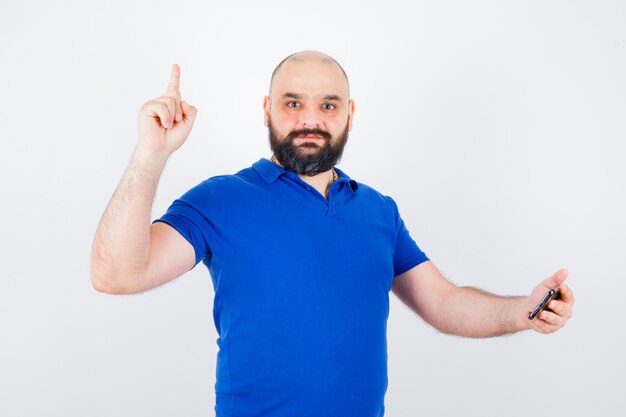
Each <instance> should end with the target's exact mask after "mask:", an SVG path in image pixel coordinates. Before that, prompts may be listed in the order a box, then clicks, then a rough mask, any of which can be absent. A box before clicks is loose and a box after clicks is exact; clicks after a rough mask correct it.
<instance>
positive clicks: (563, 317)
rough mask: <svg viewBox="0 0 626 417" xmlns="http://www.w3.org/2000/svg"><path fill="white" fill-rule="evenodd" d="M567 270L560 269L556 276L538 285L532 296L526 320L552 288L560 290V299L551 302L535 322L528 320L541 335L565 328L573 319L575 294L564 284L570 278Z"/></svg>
mask: <svg viewBox="0 0 626 417" xmlns="http://www.w3.org/2000/svg"><path fill="white" fill-rule="evenodd" d="M568 274H569V273H568V272H567V270H566V269H560V270H559V271H557V272H556V273H555V274H554V275H552V276H551V277H549V278H546V279H545V280H544V281H543V282H542V283H541V284H539V285H537V286H536V287H535V289H534V290H533V292H532V293H531V294H530V298H529V302H530V305H529V306H528V312H527V313H526V317H527V318H526V320H528V315H530V312H531V311H532V310H533V309H534V308H535V307H536V306H537V304H539V302H541V300H542V298H543V297H544V295H546V293H547V292H548V291H549V290H550V289H551V288H557V289H558V290H559V297H558V298H556V299H554V300H552V301H550V302H549V303H548V305H547V308H546V309H545V310H543V311H542V312H540V313H539V315H537V317H535V318H534V319H533V320H528V322H529V323H530V327H531V328H532V329H535V330H536V331H538V332H539V333H553V332H555V331H557V330H559V329H560V328H561V327H563V326H565V323H566V322H567V320H569V319H570V318H571V317H572V308H573V306H574V293H573V292H572V290H571V289H570V288H569V287H568V286H567V285H565V284H563V282H564V281H565V279H566V278H567V276H568Z"/></svg>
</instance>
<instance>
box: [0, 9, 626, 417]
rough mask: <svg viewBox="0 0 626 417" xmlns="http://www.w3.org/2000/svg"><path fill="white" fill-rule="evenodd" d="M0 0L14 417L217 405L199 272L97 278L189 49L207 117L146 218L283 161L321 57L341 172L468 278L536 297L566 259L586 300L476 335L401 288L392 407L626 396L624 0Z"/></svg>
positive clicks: (434, 410) (610, 403) (392, 326)
mask: <svg viewBox="0 0 626 417" xmlns="http://www.w3.org/2000/svg"><path fill="white" fill-rule="evenodd" d="M3 3H5V4H3V5H2V13H1V14H0V59H1V61H0V62H1V63H0V82H1V83H2V87H1V88H0V91H1V94H0V129H1V139H0V140H1V141H2V142H1V144H2V147H1V148H0V149H1V154H0V161H1V162H0V181H1V183H0V186H1V188H0V198H1V199H2V200H1V204H0V219H1V221H2V228H1V233H0V244H1V252H0V257H1V258H0V274H1V275H0V279H1V280H0V415H2V416H64V417H65V416H92V417H97V416H117V417H123V416H212V415H214V412H213V405H214V391H213V389H214V388H213V387H214V383H215V360H216V353H217V344H216V342H215V341H216V338H217V333H216V331H215V328H214V324H213V319H212V316H211V312H212V306H213V304H212V300H213V295H214V293H213V287H212V284H211V280H210V276H209V273H208V271H207V270H206V268H205V267H204V265H203V264H199V265H198V266H196V268H195V269H193V270H192V271H191V272H189V273H187V274H185V275H184V276H183V277H181V278H179V279H177V280H175V281H173V282H171V283H169V284H167V285H165V286H163V287H159V288H156V289H154V290H151V291H148V292H146V293H143V294H139V295H131V296H113V295H107V294H101V293H98V292H96V291H95V290H94V289H93V288H92V286H91V282H90V277H89V254H90V251H91V244H92V240H93V236H94V233H95V230H96V226H97V224H98V222H99V220H100V216H101V215H102V213H103V211H104V208H105V206H106V204H107V203H108V201H109V198H110V197H111V194H112V193H113V191H114V189H115V187H116V186H117V184H118V182H119V180H120V178H121V175H122V172H123V170H124V168H125V167H126V164H127V163H128V160H129V157H130V154H131V152H132V149H133V148H134V145H135V141H136V119H137V113H138V110H139V107H140V106H141V104H142V103H143V102H145V101H147V100H149V99H152V98H155V97H157V96H160V95H161V94H162V93H163V92H164V90H165V88H166V86H167V83H168V80H169V75H170V69H171V65H172V63H178V64H180V66H181V72H182V78H181V92H182V95H183V98H184V99H186V100H187V101H188V102H189V103H191V104H193V105H195V106H196V107H198V109H199V112H198V118H197V120H196V124H195V126H194V129H193V131H192V133H191V135H190V137H189V139H188V140H187V142H186V143H185V144H184V145H183V147H182V148H181V149H179V150H178V151H177V152H176V153H175V154H174V155H173V156H172V158H171V159H170V161H169V162H168V165H167V167H166V169H165V172H164V175H163V177H162V179H161V182H160V184H159V188H158V191H157V196H156V198H155V203H154V207H153V213H152V216H153V218H156V217H159V216H160V215H161V214H162V213H163V212H164V211H165V210H166V208H167V207H168V206H169V204H170V203H171V202H172V201H173V200H174V199H175V198H177V197H178V196H180V195H181V194H182V193H183V192H184V191H186V190H187V189H189V188H191V187H192V186H194V185H195V184H197V183H198V182H200V181H202V180H203V179H205V178H208V177H210V176H213V175H218V174H229V173H234V172H237V171H238V170H240V169H242V168H245V167H248V166H250V165H251V164H252V163H253V162H255V161H257V160H258V159H259V158H261V157H269V156H270V149H269V144H268V140H267V132H266V128H265V127H264V126H263V117H262V107H261V106H262V99H263V96H264V95H265V94H266V93H267V89H268V85H269V79H270V75H271V72H272V70H273V69H274V67H275V66H276V64H278V62H279V61H280V60H281V59H283V58H284V57H285V56H287V55H289V54H290V53H292V52H295V51H299V50H304V49H316V50H321V51H323V52H326V53H328V54H330V55H331V56H333V57H334V58H336V59H337V60H338V61H339V62H340V63H341V64H342V65H343V67H344V68H345V70H346V72H347V73H348V76H349V77H350V82H351V88H352V90H351V93H352V97H353V98H354V99H355V101H356V113H355V119H354V129H353V131H352V133H351V135H350V139H349V141H348V145H347V147H346V150H345V152H344V157H343V159H342V161H341V162H340V163H339V165H338V166H339V167H340V168H341V169H343V170H344V171H346V173H347V174H348V175H350V176H351V177H352V178H354V179H356V180H357V181H359V182H362V183H365V184H368V185H370V186H372V187H374V188H376V189H377V190H379V191H380V192H382V193H383V194H386V195H390V196H392V197H393V198H394V199H395V200H396V201H397V203H398V206H399V208H400V213H401V214H402V216H403V218H404V220H405V222H406V225H407V227H408V229H409V230H410V232H411V235H412V236H413V238H414V239H415V240H416V242H417V243H418V245H420V247H421V248H422V249H423V250H424V251H425V252H426V254H427V255H428V256H429V257H430V258H431V259H432V260H433V262H434V263H435V264H436V265H437V266H438V267H439V268H440V269H441V271H442V272H443V273H444V274H445V275H446V276H447V277H448V278H449V279H450V280H452V281H453V282H455V283H456V284H458V285H472V286H476V287H479V288H482V289H485V290H488V291H492V292H495V293H498V294H502V295H527V294H528V293H529V292H530V291H531V290H532V288H533V287H534V286H535V285H537V284H538V283H539V282H540V281H541V280H543V279H544V278H546V277H548V276H550V275H551V274H553V273H554V272H556V271H557V270H558V269H559V268H567V269H568V270H569V271H570V276H569V278H568V281H567V283H568V284H569V285H570V287H571V288H572V289H573V290H574V294H575V296H576V299H577V303H576V306H575V310H574V317H573V318H572V320H570V322H569V323H568V325H567V326H566V327H565V328H564V329H562V330H561V331H559V332H557V333H555V334H552V335H541V334H539V333H535V332H532V331H529V332H523V333H520V334H515V335H512V336H507V337H500V338H492V339H465V338H459V337H453V336H446V335H443V334H439V333H437V332H436V331H435V330H433V329H432V328H430V327H428V326H427V325H425V324H424V322H423V321H422V320H421V319H420V318H419V316H417V315H415V314H414V313H412V312H411V311H410V310H408V308H406V307H405V306H404V305H403V304H401V303H400V302H399V300H398V299H397V298H396V297H395V296H394V295H393V294H390V298H391V312H390V316H389V324H388V344H389V388H388V391H387V396H386V409H387V412H386V416H390V417H404V416H407V417H408V416H433V417H434V416H459V415H466V416H475V415H481V416H500V415H507V416H529V415H533V416H591V415H594V416H614V415H618V414H620V411H621V412H623V411H624V409H625V408H626V399H625V397H624V395H623V394H624V386H625V385H626V377H625V376H624V373H625V372H626V364H625V359H624V351H625V349H626V343H625V336H626V334H625V333H626V330H625V326H624V318H625V313H624V307H623V299H624V295H623V293H624V289H625V286H626V285H625V284H624V278H625V277H624V270H625V267H626V265H625V263H626V262H625V259H626V256H625V255H626V242H625V234H626V222H625V220H624V213H625V212H626V165H625V163H624V162H625V158H626V117H625V115H626V75H625V74H626V5H625V3H624V2H620V1H593V2H592V1H588V2H581V1H567V2H566V1H528V2H513V1H507V2H504V1H493V2H487V1H473V2H469V1H468V2H443V1H430V2H423V1H419V2H418V1H412V2H397V1H385V2H380V3H364V2H356V1H355V2H341V3H339V2H323V1H314V2H295V1H285V2H271V1H265V2H252V1H250V2H228V4H226V3H225V2H224V3H214V2H211V3H209V2H181V1H177V2H173V1H144V2H134V3H130V2H79V1H73V2H72V1H64V2H61V1H59V2H39V3H34V2H31V3H28V2H20V3H18V2H12V3H8V2H3ZM348 414H349V410H347V411H346V415H348Z"/></svg>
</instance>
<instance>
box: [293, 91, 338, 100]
mask: <svg viewBox="0 0 626 417" xmlns="http://www.w3.org/2000/svg"><path fill="white" fill-rule="evenodd" d="M283 98H294V99H296V100H302V99H303V98H304V96H303V95H302V94H298V93H291V92H287V93H285V94H283ZM322 100H324V101H341V97H339V96H338V95H336V94H326V95H325V96H324V97H322Z"/></svg>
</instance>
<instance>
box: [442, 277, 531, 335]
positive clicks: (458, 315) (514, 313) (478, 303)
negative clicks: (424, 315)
mask: <svg viewBox="0 0 626 417" xmlns="http://www.w3.org/2000/svg"><path fill="white" fill-rule="evenodd" d="M527 310H528V297H503V296H498V295H495V294H491V293H489V292H486V291H483V290H479V289H477V288H473V287H457V288H455V289H454V290H453V291H451V292H450V293H449V294H448V295H447V296H446V297H445V299H444V300H443V302H442V305H441V308H440V326H438V328H439V330H441V331H443V332H444V333H450V334H455V335H459V336H466V337H491V336H500V335H504V334H510V333H515V332H518V331H521V330H526V329H529V328H530V326H529V325H528V323H527V318H526V316H527Z"/></svg>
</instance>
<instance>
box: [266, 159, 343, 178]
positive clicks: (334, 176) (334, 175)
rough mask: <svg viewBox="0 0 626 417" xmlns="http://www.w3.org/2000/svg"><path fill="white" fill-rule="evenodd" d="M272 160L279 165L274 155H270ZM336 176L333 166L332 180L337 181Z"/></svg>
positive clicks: (337, 176)
mask: <svg viewBox="0 0 626 417" xmlns="http://www.w3.org/2000/svg"><path fill="white" fill-rule="evenodd" d="M272 162H273V163H275V164H276V165H278V166H280V165H279V164H278V161H276V157H275V156H274V155H272ZM338 178H339V175H338V174H337V172H336V171H335V168H333V182H335V181H337V179H338Z"/></svg>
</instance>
